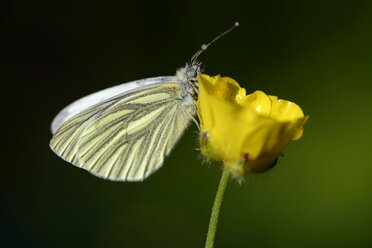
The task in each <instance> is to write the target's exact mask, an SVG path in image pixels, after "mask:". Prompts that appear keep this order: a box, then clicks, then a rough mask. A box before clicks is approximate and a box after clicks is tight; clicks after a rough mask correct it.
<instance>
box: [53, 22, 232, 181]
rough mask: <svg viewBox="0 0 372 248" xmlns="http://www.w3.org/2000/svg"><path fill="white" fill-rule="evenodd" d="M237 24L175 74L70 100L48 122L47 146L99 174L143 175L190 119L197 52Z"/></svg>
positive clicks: (127, 177) (139, 177)
mask: <svg viewBox="0 0 372 248" xmlns="http://www.w3.org/2000/svg"><path fill="white" fill-rule="evenodd" d="M237 26H238V23H236V24H235V25H234V26H233V27H231V28H230V29H229V30H227V31H226V32H224V33H222V34H221V35H219V36H218V37H216V38H215V39H214V40H212V41H211V42H210V43H208V44H207V45H203V46H202V49H200V50H199V51H198V52H197V53H196V54H195V55H194V56H193V57H192V59H191V61H190V63H187V64H186V66H185V67H184V68H181V69H179V70H178V71H177V72H176V75H175V76H163V77H154V78H146V79H142V80H137V81H133V82H129V83H125V84H121V85H118V86H114V87H111V88H108V89H105V90H102V91H99V92H96V93H93V94H91V95H88V96H86V97H83V98H81V99H79V100H77V101H75V102H73V103H71V104H70V105H68V106H67V107H65V108H64V109H63V110H62V111H61V112H59V113H58V115H57V116H56V117H55V118H54V120H53V122H52V125H51V130H52V133H53V137H52V139H51V141H50V147H51V149H52V150H53V151H54V152H55V153H56V154H57V155H58V156H60V157H61V158H63V159H64V160H66V161H68V162H70V163H72V164H73V165H76V166H78V167H81V168H83V169H86V170H88V171H90V172H91V173H93V174H94V175H96V176H99V177H103V178H106V179H110V180H115V181H139V180H143V179H145V178H146V177H148V176H149V175H151V174H152V173H153V172H154V171H156V170H157V169H158V168H160V167H161V165H162V164H163V161H164V158H165V156H167V155H168V154H169V153H170V151H171V150H172V148H173V147H174V145H175V144H176V142H177V141H178V139H179V138H180V137H181V135H182V133H183V132H184V130H185V129H186V127H187V126H188V125H189V123H190V121H191V120H195V119H194V116H195V114H196V111H197V108H196V101H197V98H198V93H199V92H198V81H197V75H198V74H200V73H201V72H202V68H201V63H199V62H198V61H197V58H198V56H199V55H200V54H201V53H202V52H203V51H204V50H206V49H207V48H208V46H209V45H210V44H211V43H213V42H214V41H215V40H217V39H218V38H220V37H221V36H223V35H225V34H226V33H228V32H230V31H231V30H232V29H234V28H235V27H237ZM195 122H196V121H195ZM196 123H197V122H196Z"/></svg>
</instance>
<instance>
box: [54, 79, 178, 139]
mask: <svg viewBox="0 0 372 248" xmlns="http://www.w3.org/2000/svg"><path fill="white" fill-rule="evenodd" d="M172 79H173V77H170V76H163V77H153V78H145V79H141V80H136V81H132V82H128V83H124V84H120V85H116V86H113V87H110V88H107V89H104V90H101V91H98V92H95V93H93V94H90V95H88V96H85V97H83V98H80V99H79V100H77V101H75V102H73V103H71V104H70V105H68V106H67V107H65V108H64V109H62V110H61V111H60V112H59V113H58V114H57V115H56V117H55V118H54V119H53V122H52V125H51V131H52V134H54V133H55V132H56V131H57V130H58V128H60V127H61V125H62V124H63V123H64V122H66V121H67V120H68V119H70V118H71V117H72V116H74V115H76V114H78V113H80V112H81V111H83V110H85V109H87V108H89V107H91V106H93V105H95V104H97V103H99V102H102V101H104V100H107V99H109V98H111V97H113V96H115V95H118V94H119V93H120V92H129V91H131V90H139V89H143V88H147V87H154V86H156V85H163V84H165V83H166V82H170V81H172Z"/></svg>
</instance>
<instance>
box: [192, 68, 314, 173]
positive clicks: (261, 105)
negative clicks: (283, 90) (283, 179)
mask: <svg viewBox="0 0 372 248" xmlns="http://www.w3.org/2000/svg"><path fill="white" fill-rule="evenodd" d="M198 80H199V89H200V92H199V98H198V102H197V107H198V111H199V119H200V124H201V129H202V132H201V137H200V144H201V151H202V153H203V155H205V156H206V157H209V158H211V159H213V160H217V161H223V162H224V164H225V166H227V167H228V168H229V169H230V171H231V172H232V173H233V174H235V175H239V176H243V175H245V174H247V173H249V172H263V171H265V170H267V169H269V168H271V167H272V166H273V165H275V163H276V160H277V158H278V156H280V155H282V151H283V149H284V147H285V146H286V145H287V144H288V143H289V142H290V141H291V140H297V139H299V138H301V136H302V133H303V125H304V124H305V122H306V121H307V119H308V116H304V114H303V112H302V110H301V108H300V107H299V106H298V105H296V104H295V103H293V102H289V101H286V100H279V99H278V97H276V96H270V95H266V94H265V93H263V92H262V91H255V92H254V93H252V94H249V95H246V92H245V89H244V88H240V86H239V84H238V83H237V82H236V81H235V80H234V79H232V78H229V77H220V76H219V75H218V76H215V77H210V76H208V75H205V74H200V75H199V76H198Z"/></svg>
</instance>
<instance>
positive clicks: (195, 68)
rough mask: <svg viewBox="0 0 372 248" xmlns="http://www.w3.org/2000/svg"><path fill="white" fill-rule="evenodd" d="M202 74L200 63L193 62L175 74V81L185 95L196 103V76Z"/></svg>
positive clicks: (197, 90) (197, 89) (197, 85)
mask: <svg viewBox="0 0 372 248" xmlns="http://www.w3.org/2000/svg"><path fill="white" fill-rule="evenodd" d="M202 72H203V66H202V63H200V62H198V61H195V62H193V63H191V64H186V66H185V67H183V68H180V69H178V70H177V72H176V77H177V80H179V81H180V82H181V83H182V84H183V86H184V89H185V90H186V92H185V93H186V94H188V95H190V96H191V97H192V99H193V100H194V101H195V102H196V101H197V99H198V96H199V84H198V74H200V73H202Z"/></svg>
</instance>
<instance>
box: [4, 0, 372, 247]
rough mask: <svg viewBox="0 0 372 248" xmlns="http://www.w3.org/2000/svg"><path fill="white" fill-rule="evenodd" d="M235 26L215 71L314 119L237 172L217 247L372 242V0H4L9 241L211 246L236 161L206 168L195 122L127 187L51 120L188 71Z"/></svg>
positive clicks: (209, 57)
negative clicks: (101, 96) (89, 168)
mask: <svg viewBox="0 0 372 248" xmlns="http://www.w3.org/2000/svg"><path fill="white" fill-rule="evenodd" d="M235 21H239V22H240V27H239V28H238V29H236V30H235V31H234V32H232V33H231V34H229V35H228V36H226V37H224V38H223V39H221V40H219V41H218V42H216V43H215V44H213V46H211V47H210V48H209V49H208V51H207V52H205V53H204V54H203V55H202V56H201V57H200V60H201V61H203V62H204V63H205V64H206V73H208V74H210V75H216V74H222V75H223V76H230V77H233V78H234V79H236V80H237V81H238V82H239V83H240V84H241V85H242V86H244V87H246V88H247V91H248V92H251V91H254V90H263V91H264V92H266V93H268V94H272V95H277V96H279V97H280V98H283V99H287V100H291V101H294V102H296V103H298V104H299V105H300V106H301V107H302V109H303V110H304V113H305V114H307V115H310V119H309V121H308V122H307V124H306V126H305V133H304V136H303V137H302V139H300V140H299V141H296V142H292V143H291V144H290V145H289V146H288V147H287V148H286V149H285V151H284V153H285V156H284V157H283V158H280V159H279V162H278V164H277V166H276V167H275V168H273V169H272V170H271V171H269V172H267V173H265V174H261V175H252V176H249V177H247V178H246V179H245V180H244V181H243V182H242V183H241V184H239V183H238V182H237V181H235V180H230V183H229V185H228V188H227V191H226V193H225V198H224V202H223V204H222V210H221V215H220V222H219V226H218V231H217V236H216V243H215V244H216V247H372V198H371V193H372V179H371V178H372V163H371V161H372V159H371V147H372V131H371V126H372V109H371V100H370V99H371V98H370V92H371V89H372V86H371V83H372V45H371V44H372V31H371V30H372V28H371V27H372V2H371V1H368V0H365V1H362V0H356V1H347V0H338V1H324V0H323V1H294V0H293V1H274V0H273V1H269V0H266V1H265V0H264V1H242V2H235V1H224V2H218V1H209V2H207V1H205V2H204V1H195V0H190V1H183V2H182V1H162V2H158V1H153V2H142V1H117V2H115V1H97V0H93V1H74V2H72V3H68V2H66V1H48V2H47V1H46V2H40V1H18V0H16V1H1V3H0V49H1V50H0V54H1V55H0V63H1V64H0V82H1V83H2V86H3V88H2V89H3V90H2V97H1V102H2V112H3V114H2V116H3V118H2V125H3V126H4V128H3V135H2V136H3V141H2V143H3V148H2V154H3V159H2V163H1V167H2V179H1V184H2V187H1V189H2V197H1V198H2V204H1V205H2V208H3V210H2V211H1V215H2V216H0V217H1V226H0V228H1V230H0V233H1V234H0V235H1V243H2V245H4V247H204V243H205V236H206V232H207V227H208V222H209V217H210V210H211V207H212V204H213V200H214V197H215V192H216V189H217V185H218V182H219V178H220V175H221V165H220V164H218V163H215V164H204V163H203V159H202V158H201V155H200V154H199V152H198V151H197V149H196V148H197V139H198V133H197V128H196V127H195V126H191V127H190V128H189V129H188V131H187V132H186V133H185V134H184V136H183V138H182V139H181V141H180V142H179V143H178V144H177V146H176V147H175V149H174V151H173V152H172V153H171V155H170V156H169V157H168V158H167V159H166V161H165V164H164V166H163V168H161V169H160V170H159V171H157V172H156V173H155V174H153V175H152V176H151V177H150V178H148V179H147V180H145V181H144V182H142V183H115V182H110V181H105V180H102V179H99V178H96V177H94V176H92V175H90V174H89V173H87V172H86V171H84V170H81V169H78V168H76V167H74V166H72V165H70V164H68V163H66V162H64V161H63V160H62V159H60V158H59V157H57V156H56V155H55V154H54V153H53V152H52V151H51V150H50V149H49V146H48V143H49V140H50V138H51V133H50V123H51V121H52V119H53V117H54V116H55V115H56V114H57V113H58V111H59V110H61V109H62V108H63V107H64V106H66V105H67V104H69V103H71V102H72V101H74V100H76V99H78V98H80V97H82V96H85V95H87V94H89V93H92V92H94V91H97V90H100V89H104V88H107V87H109V86H112V85H116V84H120V83H124V82H127V81H131V80H136V79H141V78H147V77H153V76H160V75H173V74H174V73H175V71H176V69H177V68H179V67H182V66H184V65H185V63H186V61H188V60H189V59H190V58H191V56H192V55H193V54H194V53H195V52H196V51H197V50H198V49H199V48H200V45H201V44H202V43H206V42H208V41H210V40H211V39H213V38H214V37H215V36H216V35H218V34H220V33H221V32H223V31H224V30H225V29H227V28H228V27H230V26H231V25H232V24H233V23H234V22H235ZM4 124H5V125H4ZM4 138H5V139H4Z"/></svg>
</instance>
